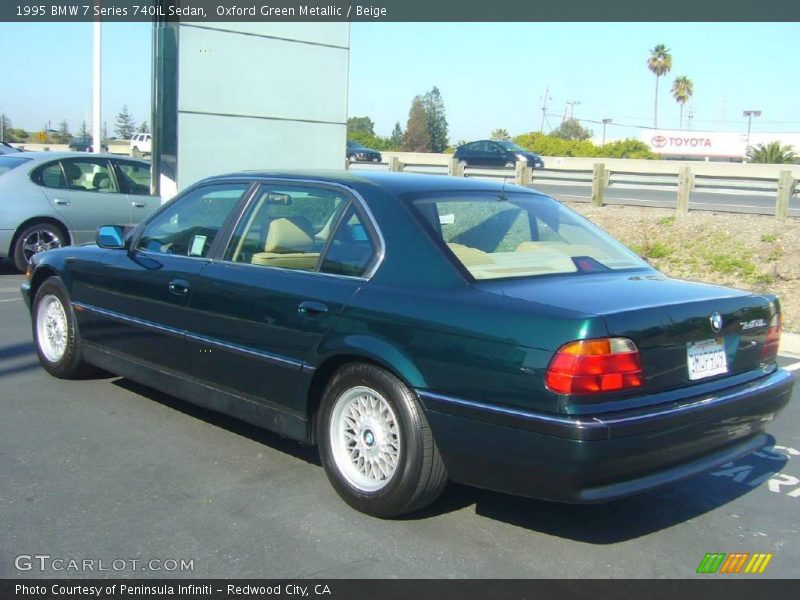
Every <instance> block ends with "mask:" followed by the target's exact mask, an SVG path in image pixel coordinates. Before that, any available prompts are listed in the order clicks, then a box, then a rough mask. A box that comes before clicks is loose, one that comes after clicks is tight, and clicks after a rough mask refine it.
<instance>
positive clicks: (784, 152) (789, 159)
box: [747, 142, 800, 165]
mask: <svg viewBox="0 0 800 600" xmlns="http://www.w3.org/2000/svg"><path fill="white" fill-rule="evenodd" d="M798 158H800V156H798V155H797V154H796V153H795V152H794V150H793V149H792V146H781V143H780V142H770V143H769V144H766V145H764V144H758V145H757V146H755V147H752V148H750V149H749V150H748V151H747V160H748V162H751V163H768V164H773V165H787V164H790V163H793V162H794V161H796V160H797V159H798Z"/></svg>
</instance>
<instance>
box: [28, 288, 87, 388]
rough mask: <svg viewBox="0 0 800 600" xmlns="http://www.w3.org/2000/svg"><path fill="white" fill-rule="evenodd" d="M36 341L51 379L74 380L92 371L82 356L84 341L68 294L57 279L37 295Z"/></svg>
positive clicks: (41, 361)
mask: <svg viewBox="0 0 800 600" xmlns="http://www.w3.org/2000/svg"><path fill="white" fill-rule="evenodd" d="M33 341H34V344H35V345H36V354H37V355H38V356H39V363H40V364H41V365H42V367H44V369H45V370H46V371H47V372H48V373H50V374H51V375H53V376H55V377H59V378H61V379H74V378H77V377H81V376H83V375H86V374H88V373H89V372H90V371H91V367H89V366H88V365H86V364H85V363H84V362H83V358H82V356H81V337H80V333H79V331H78V324H77V321H76V319H75V313H74V312H73V310H72V304H71V303H70V301H69V294H68V293H67V289H66V288H65V287H64V284H63V282H62V281H61V279H59V278H58V277H50V278H48V279H47V280H45V281H44V283H42V285H40V286H39V289H38V290H37V291H36V296H35V297H34V300H33Z"/></svg>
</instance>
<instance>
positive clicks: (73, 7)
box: [0, 0, 800, 23]
mask: <svg viewBox="0 0 800 600" xmlns="http://www.w3.org/2000/svg"><path fill="white" fill-rule="evenodd" d="M97 19H99V20H102V21H106V22H114V21H116V22H120V21H153V20H167V21H187V22H193V23H204V22H205V23H210V22H233V21H239V22H241V21H267V22H270V21H272V22H281V21H283V22H296V21H311V22H313V21H317V22H326V21H327V22H333V21H384V22H389V21H395V22H430V21H463V22H469V21H498V22H501V21H506V22H511V21H565V22H566V21H571V22H580V21H607V22H613V21H618V22H625V21H640V22H644V21H674V22H692V21H695V22H697V21H706V22H716V21H762V22H768V21H776V22H786V21H800V2H799V1H798V0H758V1H757V2H756V1H752V0H746V1H744V2H736V1H733V0H670V1H669V2H646V1H643V0H571V1H570V2H553V0H433V1H431V0H363V1H362V0H348V1H342V0H327V1H326V0H321V1H319V2H315V1H313V0H311V1H304V0H3V2H1V3H0V21H7V22H13V21H17V22H26V23H36V22H47V21H50V22H53V21H55V22H87V21H94V20H97Z"/></svg>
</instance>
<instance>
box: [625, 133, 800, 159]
mask: <svg viewBox="0 0 800 600" xmlns="http://www.w3.org/2000/svg"><path fill="white" fill-rule="evenodd" d="M641 140H642V141H643V142H644V143H645V144H647V145H648V146H650V149H651V150H652V151H653V152H655V153H656V154H661V155H662V156H670V157H683V156H687V157H703V158H705V157H708V158H728V159H743V158H744V156H745V154H747V135H746V134H745V133H732V132H728V131H681V130H677V129H659V130H649V131H643V132H642V137H641ZM774 141H780V143H781V144H787V145H790V146H794V147H795V148H796V149H798V150H800V134H798V133H751V134H750V145H751V146H755V145H757V144H769V143H770V142H774Z"/></svg>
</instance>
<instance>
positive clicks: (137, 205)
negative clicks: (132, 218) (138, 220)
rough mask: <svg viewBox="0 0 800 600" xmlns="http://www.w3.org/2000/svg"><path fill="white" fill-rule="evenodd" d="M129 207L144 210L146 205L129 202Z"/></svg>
mask: <svg viewBox="0 0 800 600" xmlns="http://www.w3.org/2000/svg"><path fill="white" fill-rule="evenodd" d="M131 206H133V208H144V207H145V206H147V205H146V204H145V203H144V202H131Z"/></svg>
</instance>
